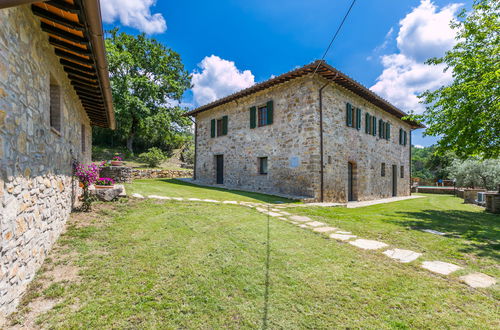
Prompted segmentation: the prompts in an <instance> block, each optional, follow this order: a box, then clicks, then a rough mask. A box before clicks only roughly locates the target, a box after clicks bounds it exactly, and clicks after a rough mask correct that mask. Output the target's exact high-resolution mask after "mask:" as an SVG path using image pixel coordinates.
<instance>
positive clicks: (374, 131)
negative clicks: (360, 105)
mask: <svg viewBox="0 0 500 330" xmlns="http://www.w3.org/2000/svg"><path fill="white" fill-rule="evenodd" d="M372 135H373V136H377V118H376V117H375V116H373V117H372Z"/></svg>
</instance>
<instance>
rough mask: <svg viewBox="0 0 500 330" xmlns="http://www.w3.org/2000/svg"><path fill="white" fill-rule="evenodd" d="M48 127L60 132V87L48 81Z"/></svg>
mask: <svg viewBox="0 0 500 330" xmlns="http://www.w3.org/2000/svg"><path fill="white" fill-rule="evenodd" d="M50 127H52V128H53V129H55V130H56V131H57V132H58V133H60V132H61V87H59V85H58V84H57V83H56V82H55V81H54V80H53V79H51V81H50Z"/></svg>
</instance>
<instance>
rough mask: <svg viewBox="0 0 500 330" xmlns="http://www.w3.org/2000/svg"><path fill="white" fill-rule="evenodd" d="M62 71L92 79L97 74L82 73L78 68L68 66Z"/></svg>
mask: <svg viewBox="0 0 500 330" xmlns="http://www.w3.org/2000/svg"><path fill="white" fill-rule="evenodd" d="M64 72H66V73H71V74H72V75H74V76H77V77H81V78H85V79H94V80H96V79H97V76H96V75H95V74H88V73H83V72H81V71H79V70H74V69H71V68H68V67H66V66H65V67H64Z"/></svg>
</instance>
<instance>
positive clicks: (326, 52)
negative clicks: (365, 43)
mask: <svg viewBox="0 0 500 330" xmlns="http://www.w3.org/2000/svg"><path fill="white" fill-rule="evenodd" d="M355 2H356V0H352V2H351V6H350V7H349V9H348V10H347V13H345V15H344V18H343V19H342V22H340V25H339V27H338V28H337V31H336V32H335V34H334V35H333V38H332V40H331V41H330V44H329V45H328V47H327V48H326V50H325V53H324V54H323V57H321V61H323V60H324V59H325V56H326V54H328V51H329V50H330V47H331V46H332V44H333V41H334V40H335V38H337V35H338V34H339V32H340V29H341V28H342V25H344V22H345V20H346V18H347V16H349V13H350V12H351V9H352V7H353V6H354V3H355ZM320 64H321V62H319V63H318V66H316V69H314V73H316V71H317V70H318V68H319V65H320Z"/></svg>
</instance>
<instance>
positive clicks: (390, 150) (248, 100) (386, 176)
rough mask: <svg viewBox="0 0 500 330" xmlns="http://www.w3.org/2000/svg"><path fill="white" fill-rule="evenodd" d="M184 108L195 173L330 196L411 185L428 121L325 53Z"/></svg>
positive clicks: (381, 193) (361, 195)
mask: <svg viewBox="0 0 500 330" xmlns="http://www.w3.org/2000/svg"><path fill="white" fill-rule="evenodd" d="M186 115H188V116H193V117H194V118H195V122H196V125H195V136H196V138H195V148H196V149H195V150H196V151H195V174H194V181H195V182H198V183H201V184H217V185H222V186H225V187H228V188H234V189H242V190H250V191H259V192H265V193H274V194H282V195H289V196H298V197H301V198H303V199H305V200H308V201H324V202H347V201H355V200H358V201H363V200H372V199H378V198H385V197H391V196H406V195H409V194H410V156H411V155H410V152H411V148H410V146H411V131H412V130H413V129H415V128H419V127H422V126H421V125H420V124H418V123H416V122H413V121H410V120H406V119H405V120H403V119H402V118H403V117H404V116H405V115H406V114H405V113H404V112H403V111H401V110H399V109H398V108H396V107H395V106H394V105H392V104H390V103H389V102H387V101H386V100H384V99H382V98H381V97H379V96H377V95H376V94H375V93H373V92H371V91H370V90H368V89H367V88H366V87H364V86H362V85H361V84H360V83H358V82H356V81H355V80H353V79H352V78H350V77H348V76H346V75H345V74H343V73H342V72H340V71H338V70H336V69H335V68H333V67H332V66H330V65H328V64H327V63H325V62H324V61H316V62H314V63H311V64H308V65H306V66H304V67H301V68H299V69H296V70H293V71H290V72H288V73H285V74H282V75H280V76H278V77H275V78H272V79H270V80H267V81H265V82H262V83H259V84H256V85H254V86H252V87H249V88H247V89H244V90H242V91H239V92H237V93H234V94H232V95H229V96H227V97H224V98H221V99H219V100H216V101H214V102H212V103H209V104H207V105H204V106H201V107H199V108H197V109H194V110H193V111H190V112H189V113H187V114H186Z"/></svg>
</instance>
